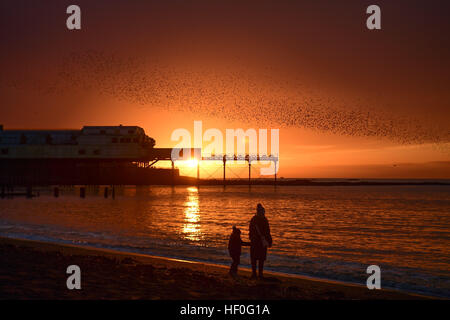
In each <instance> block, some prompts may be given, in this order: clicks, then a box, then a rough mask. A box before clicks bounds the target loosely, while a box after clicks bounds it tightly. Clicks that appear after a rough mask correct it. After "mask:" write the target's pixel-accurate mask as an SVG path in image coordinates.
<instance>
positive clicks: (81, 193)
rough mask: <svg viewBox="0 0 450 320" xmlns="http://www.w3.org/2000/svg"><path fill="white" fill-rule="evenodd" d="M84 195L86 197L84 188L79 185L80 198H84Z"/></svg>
mask: <svg viewBox="0 0 450 320" xmlns="http://www.w3.org/2000/svg"><path fill="white" fill-rule="evenodd" d="M85 197H86V188H85V187H81V188H80V198H85Z"/></svg>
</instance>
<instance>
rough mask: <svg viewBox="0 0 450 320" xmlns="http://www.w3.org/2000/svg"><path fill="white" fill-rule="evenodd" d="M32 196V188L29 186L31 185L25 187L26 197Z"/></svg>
mask: <svg viewBox="0 0 450 320" xmlns="http://www.w3.org/2000/svg"><path fill="white" fill-rule="evenodd" d="M31 197H33V189H32V188H31V186H28V187H27V198H31Z"/></svg>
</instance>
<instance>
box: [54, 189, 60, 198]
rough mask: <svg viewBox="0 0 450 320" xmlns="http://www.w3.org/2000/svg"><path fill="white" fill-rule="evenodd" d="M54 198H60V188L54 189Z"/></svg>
mask: <svg viewBox="0 0 450 320" xmlns="http://www.w3.org/2000/svg"><path fill="white" fill-rule="evenodd" d="M53 196H54V197H55V198H58V197H59V188H58V187H54V188H53Z"/></svg>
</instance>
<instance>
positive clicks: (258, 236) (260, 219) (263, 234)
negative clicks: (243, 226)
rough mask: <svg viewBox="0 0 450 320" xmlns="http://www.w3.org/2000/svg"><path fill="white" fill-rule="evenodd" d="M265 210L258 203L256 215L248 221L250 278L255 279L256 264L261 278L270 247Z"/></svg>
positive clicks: (270, 238) (270, 239) (270, 240)
mask: <svg viewBox="0 0 450 320" xmlns="http://www.w3.org/2000/svg"><path fill="white" fill-rule="evenodd" d="M265 213H266V210H265V209H264V207H263V206H262V205H261V204H260V203H258V205H257V206H256V214H255V215H254V216H253V218H252V219H251V220H250V227H249V237H250V259H251V262H252V278H256V264H257V263H258V275H259V277H260V278H263V270H264V261H265V260H266V257H267V248H268V247H269V248H270V247H271V246H272V236H271V235H270V227H269V221H268V220H267V218H266V215H265Z"/></svg>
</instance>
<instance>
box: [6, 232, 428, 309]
mask: <svg viewBox="0 0 450 320" xmlns="http://www.w3.org/2000/svg"><path fill="white" fill-rule="evenodd" d="M0 252H1V257H2V263H1V264H0V299H127V300H128V299H164V300H166V299H168V300H195V299H200V300H209V299H245V300H246V299H262V300H279V299H291V300H292V299H303V300H317V299H319V300H329V299H331V300H341V299H363V300H365V299H389V300H398V299H402V300H403V299H424V298H426V297H422V296H418V295H413V294H408V293H403V292H398V291H394V290H384V289H382V290H368V289H367V288H366V287H365V286H358V285H348V284H344V283H338V282H332V281H325V280H315V279H309V278H306V277H300V276H287V275H280V274H276V273H270V272H267V273H266V279H264V280H252V279H250V271H249V270H248V269H242V268H241V269H240V270H239V276H238V277H237V278H232V277H230V276H229V275H228V268H227V267H225V266H220V265H213V264H205V263H198V262H190V261H184V260H175V259H168V258H162V257H154V256H147V255H140V254H130V253H123V252H118V251H113V250H106V249H97V248H87V247H81V246H73V245H61V244H53V243H46V242H39V241H30V240H16V239H9V238H1V237H0ZM73 264H74V265H78V266H79V267H80V268H81V290H68V289H67V287H66V280H67V277H68V276H69V275H68V274H66V269H67V267H68V266H69V265H73Z"/></svg>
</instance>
